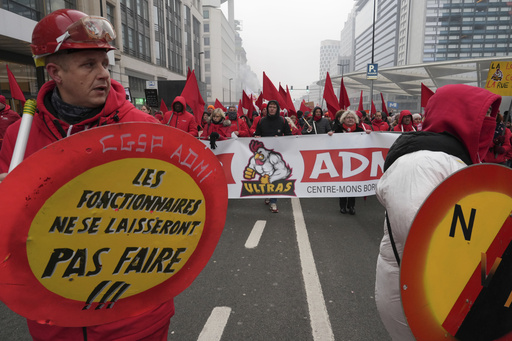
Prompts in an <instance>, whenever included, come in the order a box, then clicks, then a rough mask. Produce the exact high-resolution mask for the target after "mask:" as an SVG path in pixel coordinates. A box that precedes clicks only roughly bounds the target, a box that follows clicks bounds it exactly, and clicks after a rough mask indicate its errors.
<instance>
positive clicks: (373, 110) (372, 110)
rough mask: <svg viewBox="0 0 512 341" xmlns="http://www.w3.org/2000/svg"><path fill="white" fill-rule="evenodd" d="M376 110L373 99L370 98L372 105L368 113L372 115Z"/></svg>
mask: <svg viewBox="0 0 512 341" xmlns="http://www.w3.org/2000/svg"><path fill="white" fill-rule="evenodd" d="M376 112H377V109H375V104H373V99H372V107H371V109H370V114H371V115H372V116H373V115H375V113H376Z"/></svg>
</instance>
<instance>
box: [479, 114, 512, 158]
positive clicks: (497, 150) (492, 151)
mask: <svg viewBox="0 0 512 341" xmlns="http://www.w3.org/2000/svg"><path fill="white" fill-rule="evenodd" d="M511 137H512V133H510V130H509V129H507V128H506V126H505V123H503V116H502V115H501V114H500V113H498V114H497V115H496V129H495V130H494V137H493V140H492V143H491V145H490V146H489V150H488V151H487V154H486V155H485V157H484V162H489V163H499V164H502V165H506V163H507V154H508V153H509V152H510V151H511V150H512V146H511V145H510V139H511Z"/></svg>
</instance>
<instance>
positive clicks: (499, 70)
mask: <svg viewBox="0 0 512 341" xmlns="http://www.w3.org/2000/svg"><path fill="white" fill-rule="evenodd" d="M485 88H486V89H487V90H489V91H490V92H492V93H495V94H497V95H501V96H512V62H503V61H496V62H491V65H490V66H489V73H488V74H487V81H486V82H485Z"/></svg>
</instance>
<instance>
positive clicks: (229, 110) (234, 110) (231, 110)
mask: <svg viewBox="0 0 512 341" xmlns="http://www.w3.org/2000/svg"><path fill="white" fill-rule="evenodd" d="M234 112H236V108H233V107H229V109H228V113H234Z"/></svg>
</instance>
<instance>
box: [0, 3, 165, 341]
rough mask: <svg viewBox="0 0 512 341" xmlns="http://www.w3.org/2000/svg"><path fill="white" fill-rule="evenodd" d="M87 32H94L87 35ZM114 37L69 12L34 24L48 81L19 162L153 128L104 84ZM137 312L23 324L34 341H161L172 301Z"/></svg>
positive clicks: (10, 140) (12, 130)
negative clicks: (117, 128)
mask: <svg viewBox="0 0 512 341" xmlns="http://www.w3.org/2000/svg"><path fill="white" fill-rule="evenodd" d="M92 28H94V31H92V32H91V31H89V30H91V29H92ZM115 37H116V36H115V32H114V28H113V27H112V25H111V24H110V22H108V20H106V19H104V18H101V17H89V16H87V14H85V13H83V12H80V11H77V10H72V9H61V10H57V11H54V12H52V13H50V14H48V15H47V16H46V17H44V18H43V19H42V20H41V21H39V22H38V23H37V25H36V26H35V28H34V31H33V34H32V44H31V48H32V54H33V55H34V58H35V61H36V65H45V67H46V71H47V73H48V75H49V76H50V77H51V79H52V80H50V81H49V82H46V83H45V84H44V85H43V86H42V88H41V90H40V91H39V94H38V96H37V109H38V112H37V113H36V114H35V116H34V119H33V123H32V125H31V127H30V133H29V138H28V142H27V146H26V152H25V157H28V156H29V155H31V154H32V153H35V152H36V151H38V150H40V149H42V148H44V147H46V146H47V145H49V144H50V143H52V142H55V141H57V140H60V139H63V138H66V137H67V136H69V135H72V134H75V133H77V132H80V131H84V130H86V129H90V128H94V127H98V126H103V125H107V124H115V123H124V122H152V123H155V124H159V123H158V120H157V119H155V118H154V117H152V116H150V115H147V114H145V113H143V112H141V111H140V110H138V109H136V108H135V107H134V106H133V105H132V104H131V103H130V102H128V101H127V100H126V93H125V90H124V87H123V86H122V85H121V84H120V83H118V82H116V81H114V80H111V79H110V73H109V70H108V66H109V59H108V56H107V51H109V50H113V49H115V47H114V46H112V45H110V42H111V41H112V40H113V39H115ZM77 41H79V42H78V43H77ZM18 122H21V120H18V121H16V122H15V123H14V124H12V125H11V126H10V127H9V128H8V129H7V133H6V135H5V139H4V143H3V145H2V149H1V151H0V171H1V172H7V171H8V169H9V164H10V160H11V157H12V153H13V150H14V146H15V143H16V138H17V134H18V130H19V127H20V123H18ZM62 157H65V155H63V156H62ZM70 167H73V165H70ZM63 171H64V170H63ZM121 171H122V170H120V172H121ZM5 175H6V174H5V173H4V174H2V175H1V179H3V178H4V177H5ZM48 309H51V307H48ZM141 311H145V312H143V313H141V314H140V315H137V316H133V317H130V318H126V319H123V320H120V321H116V322H111V323H107V324H103V325H95V326H87V327H85V326H84V327H60V326H56V325H52V324H46V323H45V321H31V320H28V321H27V324H28V328H29V331H30V334H31V335H32V337H33V338H34V339H35V340H39V341H43V340H48V341H50V340H107V339H109V340H112V339H116V340H128V339H130V340H135V339H137V340H142V339H146V340H147V339H152V340H166V339H167V333H168V329H169V323H170V318H171V317H172V316H173V315H174V303H173V300H170V301H167V302H165V303H163V304H161V305H160V306H158V307H154V308H149V310H147V309H146V310H141Z"/></svg>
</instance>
